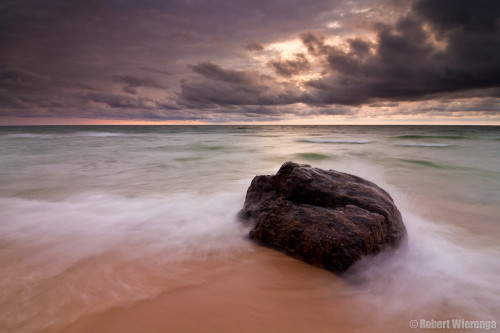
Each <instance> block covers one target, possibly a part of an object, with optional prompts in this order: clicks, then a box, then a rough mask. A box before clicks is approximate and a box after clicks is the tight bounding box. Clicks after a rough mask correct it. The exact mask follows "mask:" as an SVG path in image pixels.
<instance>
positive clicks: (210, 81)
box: [0, 0, 500, 122]
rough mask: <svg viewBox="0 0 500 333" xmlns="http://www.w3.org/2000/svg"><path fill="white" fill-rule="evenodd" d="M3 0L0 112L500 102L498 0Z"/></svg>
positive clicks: (417, 107) (279, 110) (391, 109)
mask: <svg viewBox="0 0 500 333" xmlns="http://www.w3.org/2000/svg"><path fill="white" fill-rule="evenodd" d="M295 2H296V1H285V2H283V1H243V2H239V3H238V5H236V4H235V3H234V2H232V1H229V0H216V1H214V2H208V1H207V2H204V1H202V2H196V3H195V2H191V1H181V0H178V1H169V2H163V1H153V0H147V1H141V2H139V1H137V2H135V1H131V2H127V3H126V4H124V3H123V2H120V1H118V0H116V1H114V0H109V1H104V2H101V1H87V2H78V1H77V2H74V1H62V0H49V1H43V2H40V1H37V0H20V1H5V2H3V3H2V4H0V41H1V42H2V45H3V51H2V53H1V54H0V122H1V116H9V117H12V116H21V117H35V116H36V117H88V118H106V119H143V120H179V119H181V120H182V119H186V120H194V119H196V120H205V121H210V122H225V121H226V122H230V121H245V120H283V119H293V118H297V117H298V118H300V117H309V116H312V115H349V116H351V117H356V115H361V114H362V113H363V112H366V110H372V111H373V110H374V112H377V113H379V114H385V115H387V116H389V117H390V116H394V115H416V114H427V115H428V116H429V117H431V116H432V115H434V114H440V115H453V114H455V115H460V116H461V115H463V114H466V113H467V112H469V113H470V114H472V113H474V114H475V115H477V116H479V117H481V116H492V115H500V103H499V102H500V62H499V61H498V59H500V2H498V1H496V0H477V1H474V2H472V1H466V0H416V1H412V2H404V3H400V2H397V1H390V0H378V1H367V0H366V1H363V0H357V1H336V2H334V3H332V2H331V1H326V0H315V1H308V2H307V3H303V2H298V1H297V2H296V3H295Z"/></svg>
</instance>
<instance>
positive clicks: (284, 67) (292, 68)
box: [268, 53, 311, 77]
mask: <svg viewBox="0 0 500 333" xmlns="http://www.w3.org/2000/svg"><path fill="white" fill-rule="evenodd" d="M268 65H269V66H270V67H271V68H272V69H273V70H274V71H275V72H276V74H278V75H281V76H284V77H290V76H293V75H297V74H301V73H304V72H307V71H308V70H310V69H311V64H310V63H309V60H307V58H306V57H305V55H304V54H302V53H298V54H296V55H295V59H287V60H281V59H279V60H271V61H270V62H269V63H268Z"/></svg>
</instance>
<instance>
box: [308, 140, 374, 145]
mask: <svg viewBox="0 0 500 333" xmlns="http://www.w3.org/2000/svg"><path fill="white" fill-rule="evenodd" d="M299 141H300V142H311V143H334V144H367V143H372V142H375V141H374V140H344V139H302V140H299Z"/></svg>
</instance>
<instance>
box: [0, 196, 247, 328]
mask: <svg viewBox="0 0 500 333" xmlns="http://www.w3.org/2000/svg"><path fill="white" fill-rule="evenodd" d="M243 196H244V194H241V195H240V196H237V195H236V196H235V195H229V194H225V193H219V194H215V195H210V196H202V195H188V194H176V195H167V194H165V195H162V196H158V195H157V196H149V197H140V198H127V197H122V196H114V195H110V194H104V193H83V194H80V195H77V196H73V197H71V198H67V199H65V200H63V201H59V202H50V201H35V200H26V199H20V198H0V211H2V223H1V224H0V245H2V247H3V249H2V256H1V257H0V267H3V268H5V269H4V270H3V272H2V279H1V280H0V290H2V299H1V300H0V308H1V309H2V313H0V322H1V323H2V325H4V326H3V327H7V328H9V329H10V330H11V331H31V330H40V329H42V328H43V327H45V326H46V325H50V322H51V321H54V322H58V323H59V324H64V323H65V322H66V321H67V320H71V319H76V318H77V317H78V316H80V315H81V314H82V313H85V312H88V311H98V310H99V309H102V308H107V307H112V306H117V305H119V304H130V303H132V302H134V301H137V300H139V299H144V298H149V297H154V296H155V295H157V294H158V293H160V292H161V291H162V288H163V287H162V285H161V284H159V285H150V282H148V281H151V279H158V280H162V279H163V280H164V279H165V277H167V276H168V275H169V274H171V272H170V271H169V267H170V266H171V265H173V264H174V263H175V262H180V261H184V260H203V259H206V257H207V256H210V257H213V256H224V255H226V254H227V253H234V252H235V251H238V249H240V248H242V247H246V246H248V243H247V242H246V241H245V237H244V236H245V235H246V234H247V233H248V229H247V226H246V225H244V224H242V223H239V222H238V221H237V220H236V214H237V211H238V209H239V208H240V207H241V202H242V201H243ZM5 246H6V247H5ZM177 273H178V272H177ZM54 295H61V296H60V297H59V298H57V297H56V298H55V300H54V297H55V296H54ZM62 295H64V296H62ZM67 308H71V309H74V311H73V312H68V311H66V310H65V309H67ZM62 312H64V313H66V314H65V317H64V318H59V317H57V316H58V315H57V314H58V313H62ZM21 315H22V316H21ZM20 316H21V317H22V318H21V317H20ZM28 318H29V320H27V319H28Z"/></svg>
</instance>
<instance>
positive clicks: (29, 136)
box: [0, 133, 53, 139]
mask: <svg viewBox="0 0 500 333" xmlns="http://www.w3.org/2000/svg"><path fill="white" fill-rule="evenodd" d="M0 137H3V138H12V139H38V138H50V137H53V135H50V134H30V133H16V134H4V135H1V136H0Z"/></svg>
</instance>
